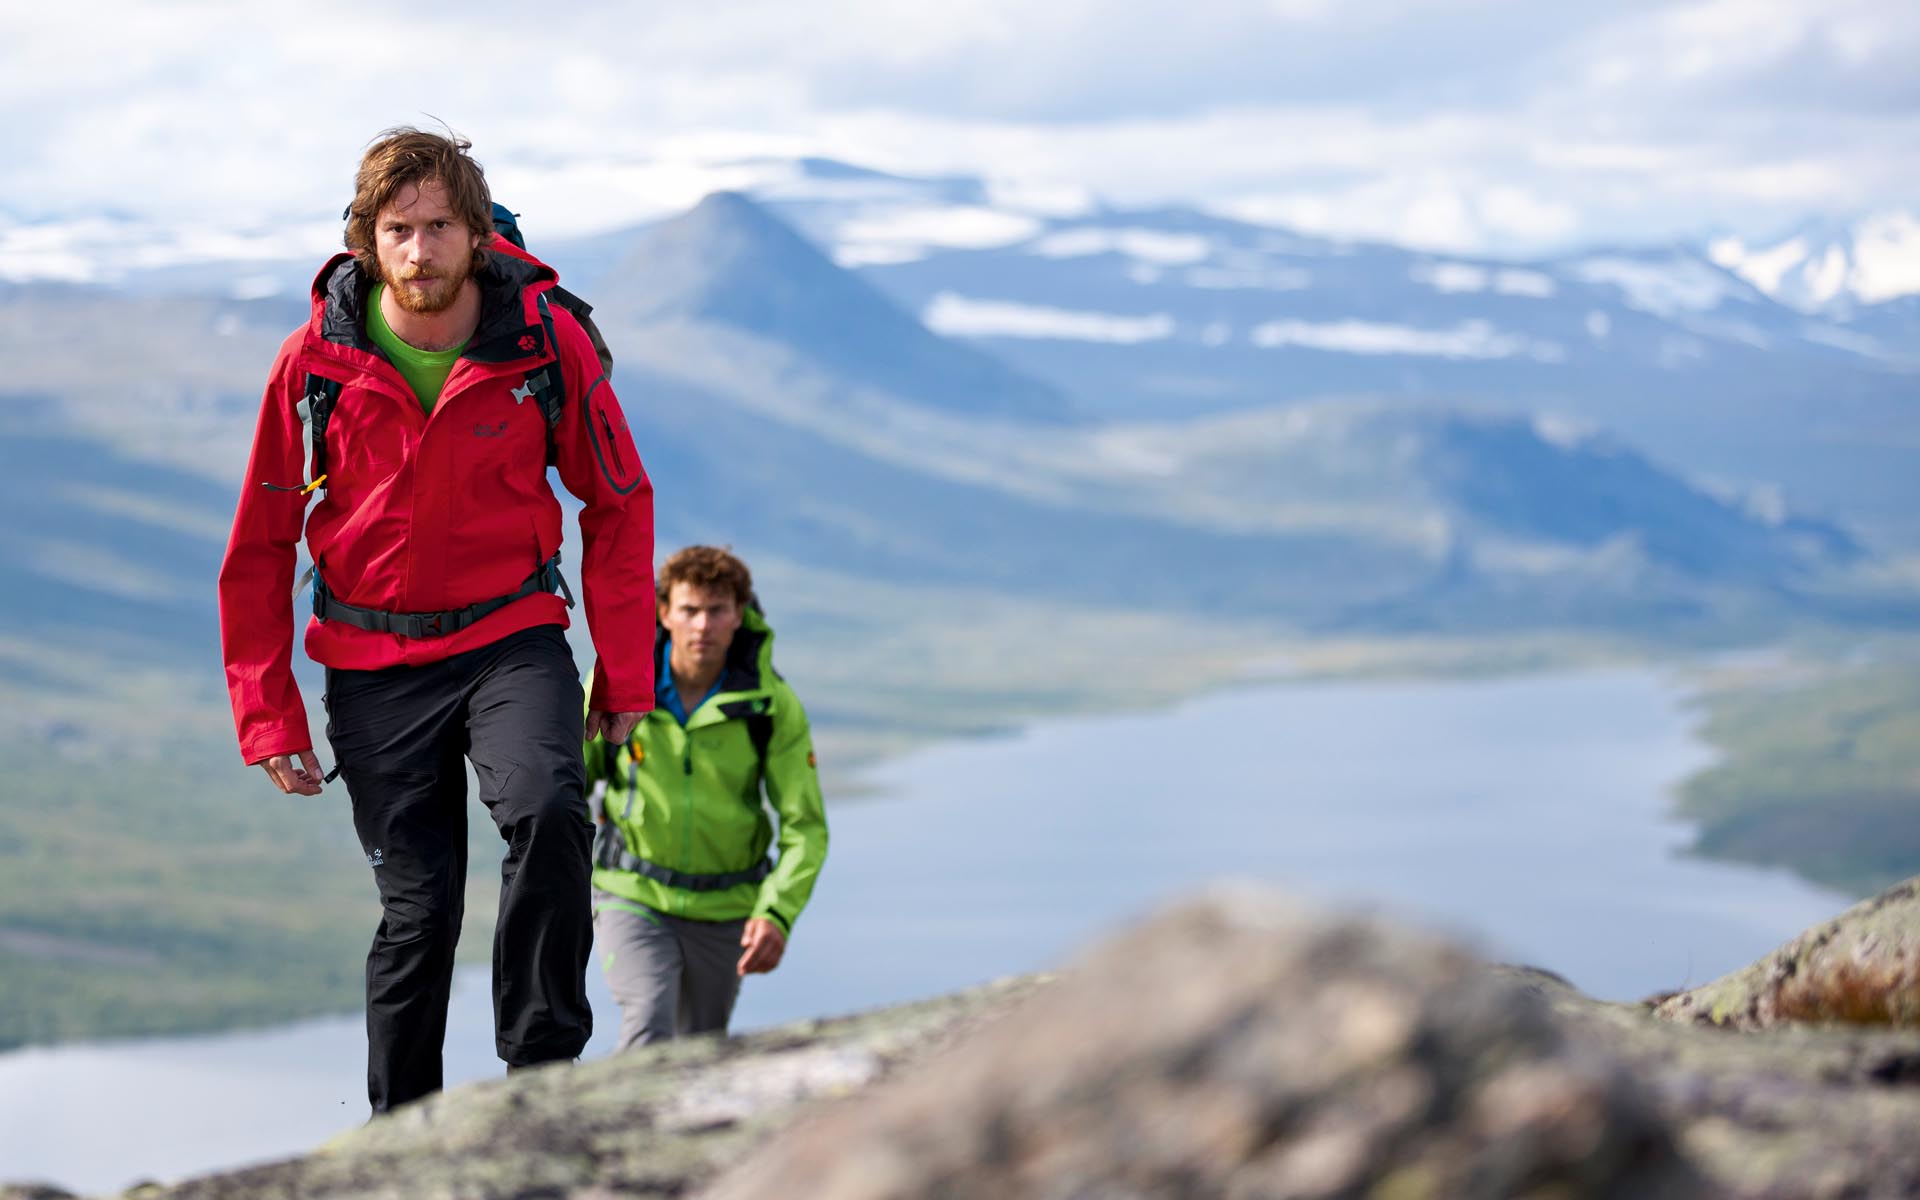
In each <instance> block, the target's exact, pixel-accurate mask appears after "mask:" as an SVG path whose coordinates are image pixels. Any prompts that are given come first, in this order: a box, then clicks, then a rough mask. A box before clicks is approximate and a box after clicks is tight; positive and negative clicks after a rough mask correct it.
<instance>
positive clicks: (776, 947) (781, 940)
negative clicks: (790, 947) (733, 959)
mask: <svg viewBox="0 0 1920 1200" xmlns="http://www.w3.org/2000/svg"><path fill="white" fill-rule="evenodd" d="M740 944H741V945H742V946H744V947H746V953H744V954H742V955H741V956H740V965H739V967H738V968H737V970H738V971H739V973H740V974H742V975H760V974H764V973H766V972H768V971H771V970H773V969H774V968H775V967H777V966H779V965H780V956H781V955H783V954H785V953H786V952H787V935H786V934H784V933H781V932H780V927H779V926H778V925H775V924H774V923H773V922H772V921H769V920H767V919H766V918H765V917H755V918H754V919H753V920H751V921H748V922H747V927H746V928H745V929H743V930H741V931H740Z"/></svg>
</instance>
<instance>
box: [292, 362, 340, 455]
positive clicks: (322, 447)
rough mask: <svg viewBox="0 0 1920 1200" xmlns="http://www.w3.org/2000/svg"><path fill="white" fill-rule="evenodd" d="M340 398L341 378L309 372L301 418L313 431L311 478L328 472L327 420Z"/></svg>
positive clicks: (301, 407) (302, 402)
mask: <svg viewBox="0 0 1920 1200" xmlns="http://www.w3.org/2000/svg"><path fill="white" fill-rule="evenodd" d="M339 399H340V381H339V380H337V379H328V378H326V377H324V376H321V375H315V374H313V373H312V372H308V373H307V382H306V386H305V388H304V390H303V392H302V395H301V397H300V419H301V420H302V421H304V422H306V425H307V428H308V429H309V430H310V431H311V432H312V441H313V451H312V453H313V461H312V463H311V464H310V467H309V470H308V477H309V479H311V480H315V481H317V480H319V479H321V478H323V477H324V476H325V475H326V473H327V422H328V421H329V420H331V419H332V417H333V406H334V404H335V403H336V402H337V401H338V400H339Z"/></svg>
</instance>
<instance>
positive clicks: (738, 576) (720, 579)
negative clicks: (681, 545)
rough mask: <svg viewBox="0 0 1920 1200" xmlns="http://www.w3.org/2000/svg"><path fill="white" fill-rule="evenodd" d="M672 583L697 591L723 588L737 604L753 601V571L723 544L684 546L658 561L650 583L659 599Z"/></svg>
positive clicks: (662, 599) (670, 587) (670, 589)
mask: <svg viewBox="0 0 1920 1200" xmlns="http://www.w3.org/2000/svg"><path fill="white" fill-rule="evenodd" d="M676 583H684V584H687V585H689V586H692V587H697V588H699V589H700V590H701V591H718V590H720V589H722V588H724V589H726V590H727V591H730V592H732V593H733V599H734V602H735V603H736V604H738V605H739V606H740V607H741V608H745V607H746V606H747V605H748V604H750V603H752V602H753V573H752V572H751V571H749V570H747V564H745V563H743V562H741V561H740V560H739V559H737V558H735V557H734V556H733V554H732V552H731V550H730V549H729V548H727V547H724V546H688V547H687V548H686V549H684V550H681V551H679V552H677V553H675V554H674V556H673V557H672V558H669V559H668V560H667V561H666V562H665V563H663V564H661V567H660V571H659V573H658V575H657V576H656V577H655V579H654V585H653V586H654V591H655V592H656V593H657V594H658V596H659V600H660V603H662V604H665V603H666V602H667V596H668V594H669V593H671V592H672V591H673V585H674V584H676Z"/></svg>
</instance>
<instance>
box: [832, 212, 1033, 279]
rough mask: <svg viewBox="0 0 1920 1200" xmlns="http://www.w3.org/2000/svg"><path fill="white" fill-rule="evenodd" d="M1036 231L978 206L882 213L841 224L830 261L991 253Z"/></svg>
mask: <svg viewBox="0 0 1920 1200" xmlns="http://www.w3.org/2000/svg"><path fill="white" fill-rule="evenodd" d="M1040 229H1041V224H1040V222H1039V221H1038V220H1036V219H1035V218H1033V217H1030V216H1027V215H1026V214H1024V213H1011V212H1002V211H1000V210H998V209H993V208H983V207H980V206H978V205H946V206H941V207H904V208H894V209H883V210H880V211H877V212H874V213H872V214H870V215H865V216H860V217H855V218H853V219H852V220H849V221H846V222H843V223H842V224H841V225H840V227H839V229H838V231H837V233H836V236H835V239H834V249H833V259H834V261H835V262H837V263H839V264H840V265H841V266H843V267H855V266H862V265H865V264H868V263H901V262H913V261H916V260H918V259H920V258H924V257H925V256H926V255H927V253H928V252H929V251H931V250H935V249H954V250H991V249H994V248H995V247H999V246H1010V245H1012V244H1014V243H1015V242H1023V241H1025V240H1027V239H1028V238H1030V237H1032V236H1033V235H1034V234H1036V233H1038V232H1039V231H1040Z"/></svg>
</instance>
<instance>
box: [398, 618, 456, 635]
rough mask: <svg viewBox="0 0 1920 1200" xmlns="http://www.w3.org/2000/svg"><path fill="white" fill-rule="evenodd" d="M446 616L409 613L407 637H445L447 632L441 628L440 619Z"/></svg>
mask: <svg viewBox="0 0 1920 1200" xmlns="http://www.w3.org/2000/svg"><path fill="white" fill-rule="evenodd" d="M445 615H446V614H445V613H408V614H407V636H408V637H416V638H436V637H441V636H444V635H445V633H446V630H444V629H442V628H440V618H441V617H443V616H445Z"/></svg>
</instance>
